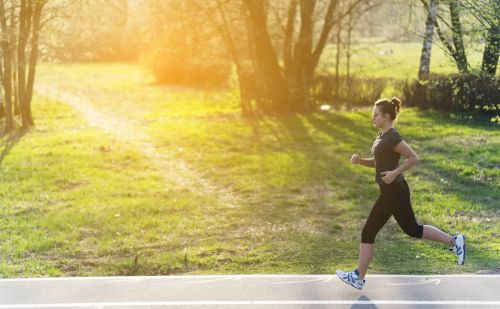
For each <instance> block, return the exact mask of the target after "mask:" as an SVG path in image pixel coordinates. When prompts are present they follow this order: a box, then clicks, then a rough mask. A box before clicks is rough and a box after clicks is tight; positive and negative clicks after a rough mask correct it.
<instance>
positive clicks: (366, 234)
mask: <svg viewBox="0 0 500 309" xmlns="http://www.w3.org/2000/svg"><path fill="white" fill-rule="evenodd" d="M376 234H377V233H375V232H373V231H372V230H371V229H370V228H368V227H366V225H365V227H363V230H362V231H361V242H362V243H364V244H373V243H374V242H375V236H376Z"/></svg>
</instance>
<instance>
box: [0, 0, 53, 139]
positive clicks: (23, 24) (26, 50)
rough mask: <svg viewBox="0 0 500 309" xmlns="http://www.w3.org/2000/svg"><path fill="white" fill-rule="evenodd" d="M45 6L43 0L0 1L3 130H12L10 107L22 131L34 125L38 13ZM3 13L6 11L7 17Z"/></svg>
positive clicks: (39, 25)
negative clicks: (15, 114) (33, 103)
mask: <svg viewBox="0 0 500 309" xmlns="http://www.w3.org/2000/svg"><path fill="white" fill-rule="evenodd" d="M46 4H47V0H20V1H15V0H12V1H2V3H1V4H0V29H1V34H2V43H1V47H2V60H3V66H2V70H1V71H2V72H1V73H2V74H1V75H2V84H3V88H4V90H5V92H4V98H5V100H4V101H5V106H6V108H5V111H6V130H11V129H12V128H13V117H12V105H14V106H17V105H18V106H19V112H20V114H21V122H22V126H23V128H29V127H32V126H34V125H35V123H34V120H33V116H32V112H31V101H32V97H33V86H34V84H35V74H36V66H37V62H38V44H39V33H40V29H41V25H42V22H41V19H42V11H43V8H44V7H45V5H46ZM7 6H8V7H7ZM7 11H9V12H10V14H9V16H7ZM8 19H9V20H10V27H9V26H8V24H7V20H8ZM16 42H17V44H16ZM27 56H28V59H27ZM12 98H15V99H14V100H12ZM14 112H15V111H14Z"/></svg>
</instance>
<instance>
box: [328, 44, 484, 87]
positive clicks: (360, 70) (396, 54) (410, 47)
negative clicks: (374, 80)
mask: <svg viewBox="0 0 500 309" xmlns="http://www.w3.org/2000/svg"><path fill="white" fill-rule="evenodd" d="M481 52H482V51H481V50H480V48H479V47H478V48H475V47H471V46H468V47H467V50H466V53H467V59H468V62H469V65H470V67H471V68H472V69H477V68H480V67H481V60H482V53H481ZM344 53H345V52H344ZM421 53H422V43H416V42H411V43H394V42H380V43H379V42H376V40H375V42H374V41H373V40H370V41H360V42H358V43H355V44H353V46H352V57H351V74H353V75H356V76H370V77H387V78H391V79H416V78H417V75H418V67H419V64H420V56H421ZM335 59H336V47H335V45H328V46H327V47H326V48H325V51H324V53H323V55H322V62H321V63H320V70H323V71H328V72H334V71H335V67H334V65H335ZM430 72H431V73H433V74H451V73H458V70H457V67H456V65H455V63H454V62H453V60H452V59H451V58H450V57H448V56H447V55H446V53H445V52H444V51H443V50H442V49H441V48H439V47H438V46H436V45H434V46H433V47H432V50H431V62H430ZM340 73H341V74H345V73H346V60H345V55H344V54H343V59H341V64H340Z"/></svg>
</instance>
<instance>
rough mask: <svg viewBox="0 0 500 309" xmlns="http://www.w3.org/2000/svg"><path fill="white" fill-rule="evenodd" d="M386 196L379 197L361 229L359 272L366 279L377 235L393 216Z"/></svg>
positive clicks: (360, 276) (361, 277)
mask: <svg viewBox="0 0 500 309" xmlns="http://www.w3.org/2000/svg"><path fill="white" fill-rule="evenodd" d="M386 199H387V198H386V197H385V196H382V194H381V195H380V196H379V197H378V199H377V201H376V202H375V204H374V205H373V207H372V210H371V211H370V215H368V219H366V223H365V226H364V227H363V230H362V231H361V245H360V246H359V259H358V268H357V269H358V272H359V278H360V279H364V278H365V275H366V271H367V270H368V266H369V265H370V262H371V260H372V257H373V253H374V251H375V250H374V245H373V244H374V242H375V236H377V234H378V232H379V231H380V229H381V228H382V227H383V226H384V225H385V223H386V222H387V220H389V218H390V217H391V212H390V209H389V207H388V205H386V203H387V202H386Z"/></svg>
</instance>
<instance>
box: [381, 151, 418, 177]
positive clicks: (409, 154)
mask: <svg viewBox="0 0 500 309" xmlns="http://www.w3.org/2000/svg"><path fill="white" fill-rule="evenodd" d="M394 151H396V152H398V153H400V154H401V155H403V156H405V157H406V160H405V162H404V163H403V164H401V165H400V166H399V167H398V168H397V169H395V170H393V171H386V172H381V173H380V174H381V175H382V176H383V177H382V181H383V182H385V183H391V182H393V181H394V179H396V177H397V176H398V175H399V174H402V173H403V172H404V171H407V170H409V169H410V168H411V167H412V166H413V165H415V164H416V163H417V162H418V161H419V160H420V159H419V157H418V156H417V154H416V153H415V151H413V149H411V147H410V145H408V144H407V143H406V142H405V141H402V142H400V143H399V144H397V145H396V147H395V148H394Z"/></svg>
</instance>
